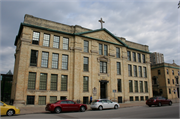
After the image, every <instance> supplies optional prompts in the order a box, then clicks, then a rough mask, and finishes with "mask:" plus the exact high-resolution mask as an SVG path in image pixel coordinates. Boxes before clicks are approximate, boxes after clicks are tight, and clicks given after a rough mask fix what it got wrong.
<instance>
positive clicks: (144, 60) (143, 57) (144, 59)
mask: <svg viewBox="0 0 180 119" xmlns="http://www.w3.org/2000/svg"><path fill="white" fill-rule="evenodd" d="M142 60H143V63H146V57H145V55H144V54H143V55H142Z"/></svg>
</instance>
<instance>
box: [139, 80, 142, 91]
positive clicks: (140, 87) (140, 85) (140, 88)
mask: <svg viewBox="0 0 180 119" xmlns="http://www.w3.org/2000/svg"><path fill="white" fill-rule="evenodd" d="M139 83H140V92H141V93H142V92H143V82H142V81H139Z"/></svg>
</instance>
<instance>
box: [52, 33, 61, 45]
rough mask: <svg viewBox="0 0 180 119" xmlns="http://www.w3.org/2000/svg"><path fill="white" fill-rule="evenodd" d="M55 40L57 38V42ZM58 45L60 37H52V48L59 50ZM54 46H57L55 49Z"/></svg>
mask: <svg viewBox="0 0 180 119" xmlns="http://www.w3.org/2000/svg"><path fill="white" fill-rule="evenodd" d="M56 38H58V42H57V41H55V40H57V39H56ZM59 43H60V37H59V36H56V35H54V37H53V48H59ZM56 46H57V47H56Z"/></svg>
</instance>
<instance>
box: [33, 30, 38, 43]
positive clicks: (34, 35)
mask: <svg viewBox="0 0 180 119" xmlns="http://www.w3.org/2000/svg"><path fill="white" fill-rule="evenodd" d="M32 44H36V45H39V32H33V40H32Z"/></svg>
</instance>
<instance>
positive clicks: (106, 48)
mask: <svg viewBox="0 0 180 119" xmlns="http://www.w3.org/2000/svg"><path fill="white" fill-rule="evenodd" d="M104 55H105V56H108V45H106V44H104Z"/></svg>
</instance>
